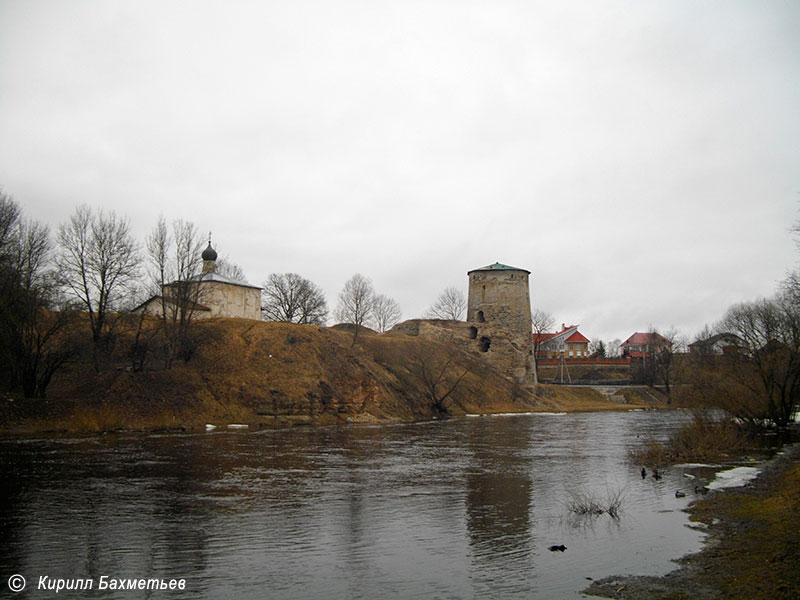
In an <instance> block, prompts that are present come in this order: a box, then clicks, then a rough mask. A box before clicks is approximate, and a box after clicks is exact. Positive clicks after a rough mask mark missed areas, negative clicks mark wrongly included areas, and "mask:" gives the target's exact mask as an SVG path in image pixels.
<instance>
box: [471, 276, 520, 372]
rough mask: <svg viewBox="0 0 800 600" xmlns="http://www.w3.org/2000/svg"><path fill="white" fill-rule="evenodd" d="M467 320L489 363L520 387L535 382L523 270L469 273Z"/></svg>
mask: <svg viewBox="0 0 800 600" xmlns="http://www.w3.org/2000/svg"><path fill="white" fill-rule="evenodd" d="M467 320H468V325H469V326H470V327H473V328H475V330H476V340H477V341H478V346H479V349H481V350H483V351H485V352H486V355H487V360H489V362H490V363H492V364H493V365H494V366H495V367H496V368H498V369H499V370H501V371H503V372H504V373H506V375H508V376H509V377H512V378H513V379H514V380H515V381H517V382H519V383H521V384H523V385H530V384H535V383H536V381H535V377H536V375H535V373H536V370H535V368H534V358H533V338H532V335H531V334H532V331H531V300H530V292H529V289H528V273H527V272H526V271H523V270H519V269H507V270H506V269H503V270H496V271H491V270H476V271H470V273H469V298H468V301H467Z"/></svg>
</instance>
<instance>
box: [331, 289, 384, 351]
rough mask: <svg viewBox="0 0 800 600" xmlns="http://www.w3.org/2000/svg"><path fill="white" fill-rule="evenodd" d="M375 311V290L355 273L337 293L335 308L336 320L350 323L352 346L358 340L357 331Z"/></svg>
mask: <svg viewBox="0 0 800 600" xmlns="http://www.w3.org/2000/svg"><path fill="white" fill-rule="evenodd" d="M374 309H375V288H374V287H373V286H372V281H371V280H370V279H369V278H368V277H364V276H363V275H361V274H359V273H356V274H355V275H353V276H352V277H351V278H350V279H349V280H348V281H347V283H345V284H344V288H343V289H342V291H341V292H339V304H338V306H337V307H336V313H335V314H336V318H337V319H338V320H339V321H340V322H342V323H352V324H353V325H354V326H355V327H354V329H353V344H352V345H353V346H355V345H356V340H357V339H358V330H359V329H360V328H361V327H362V326H363V325H364V323H367V322H369V320H370V319H371V318H372V316H373V313H374Z"/></svg>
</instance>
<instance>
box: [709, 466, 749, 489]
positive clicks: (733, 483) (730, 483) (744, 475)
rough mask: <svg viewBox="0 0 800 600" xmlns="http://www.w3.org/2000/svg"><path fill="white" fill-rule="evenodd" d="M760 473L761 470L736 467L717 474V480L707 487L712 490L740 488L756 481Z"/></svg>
mask: <svg viewBox="0 0 800 600" xmlns="http://www.w3.org/2000/svg"><path fill="white" fill-rule="evenodd" d="M760 472H761V469H758V468H756V467H736V468H735V469H730V470H728V471H721V472H719V473H717V478H716V479H715V480H714V481H712V482H711V483H709V484H708V486H707V487H708V489H710V490H720V489H723V488H732V487H740V486H743V485H744V484H745V483H747V482H748V481H751V480H753V479H755V478H756V476H757V475H758V474H759V473H760Z"/></svg>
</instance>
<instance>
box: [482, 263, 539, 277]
mask: <svg viewBox="0 0 800 600" xmlns="http://www.w3.org/2000/svg"><path fill="white" fill-rule="evenodd" d="M475 271H522V272H523V273H527V274H528V275H530V273H531V272H530V271H528V269H520V268H519V267H510V266H508V265H504V264H503V263H499V262H496V263H494V264H492V265H486V266H485V267H481V268H480V269H472V270H471V271H467V275H469V274H470V273H474V272H475Z"/></svg>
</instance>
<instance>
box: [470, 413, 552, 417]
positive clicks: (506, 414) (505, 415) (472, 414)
mask: <svg viewBox="0 0 800 600" xmlns="http://www.w3.org/2000/svg"><path fill="white" fill-rule="evenodd" d="M565 414H567V413H565V412H519V413H489V414H483V415H482V414H476V413H467V414H466V415H464V416H465V417H520V416H527V415H542V416H551V417H552V416H560V415H565Z"/></svg>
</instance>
